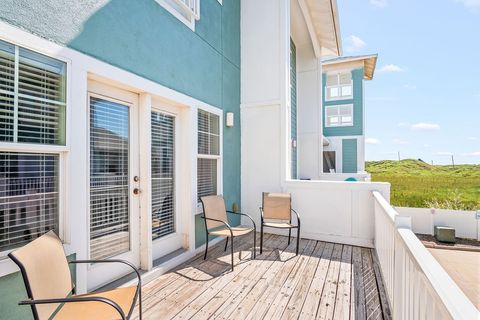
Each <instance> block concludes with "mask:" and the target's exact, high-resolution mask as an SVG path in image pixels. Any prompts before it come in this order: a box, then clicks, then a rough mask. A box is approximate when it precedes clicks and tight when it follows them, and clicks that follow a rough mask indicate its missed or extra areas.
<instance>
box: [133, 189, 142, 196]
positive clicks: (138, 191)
mask: <svg viewBox="0 0 480 320" xmlns="http://www.w3.org/2000/svg"><path fill="white" fill-rule="evenodd" d="M141 192H142V191H141V190H140V189H139V188H135V189H133V194H134V195H136V196H138V195H139V194H140V193H141Z"/></svg>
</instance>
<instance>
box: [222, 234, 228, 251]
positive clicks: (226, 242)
mask: <svg viewBox="0 0 480 320" xmlns="http://www.w3.org/2000/svg"><path fill="white" fill-rule="evenodd" d="M227 246H228V237H227V240H226V241H225V249H223V251H227Z"/></svg>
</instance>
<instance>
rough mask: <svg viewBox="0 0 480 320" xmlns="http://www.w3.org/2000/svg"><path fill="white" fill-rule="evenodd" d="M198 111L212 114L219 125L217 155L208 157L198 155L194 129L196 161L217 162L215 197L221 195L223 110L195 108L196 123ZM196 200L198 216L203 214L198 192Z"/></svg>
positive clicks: (196, 176)
mask: <svg viewBox="0 0 480 320" xmlns="http://www.w3.org/2000/svg"><path fill="white" fill-rule="evenodd" d="M199 111H205V112H209V113H213V114H215V115H217V116H218V121H219V123H218V125H219V154H218V155H210V154H200V153H198V127H196V133H195V137H196V140H195V144H196V148H197V151H196V154H197V160H198V159H216V160H217V195H218V194H223V110H221V109H218V108H215V107H210V108H206V107H201V108H197V110H196V116H195V121H196V123H198V112H199ZM195 181H196V182H197V183H196V185H198V168H197V171H196V172H195ZM195 196H196V199H197V212H196V214H200V213H202V212H203V208H202V203H201V202H200V201H199V200H198V190H197V192H196V193H195Z"/></svg>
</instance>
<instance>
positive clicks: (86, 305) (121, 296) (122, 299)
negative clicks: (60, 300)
mask: <svg viewBox="0 0 480 320" xmlns="http://www.w3.org/2000/svg"><path fill="white" fill-rule="evenodd" d="M136 291H137V287H136V286H133V287H126V288H118V289H114V290H110V291H104V292H98V293H91V294H82V295H77V296H75V297H102V298H107V299H110V300H112V301H114V302H116V303H117V304H118V305H119V306H120V308H122V310H123V312H124V313H125V316H128V314H129V313H130V309H131V308H133V307H134V305H133V301H134V299H135V293H136ZM53 319H55V320H63V319H70V320H71V319H99V320H106V319H108V320H113V319H121V317H120V314H119V313H118V312H117V310H116V309H114V308H113V307H111V306H110V305H108V304H106V303H102V302H70V303H65V304H64V305H63V307H62V308H61V309H60V310H59V311H58V312H57V314H56V315H55V317H54V318H53Z"/></svg>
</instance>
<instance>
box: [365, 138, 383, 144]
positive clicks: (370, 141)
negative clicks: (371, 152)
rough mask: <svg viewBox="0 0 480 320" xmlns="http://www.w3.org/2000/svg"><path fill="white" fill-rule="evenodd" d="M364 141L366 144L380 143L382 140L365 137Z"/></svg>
mask: <svg viewBox="0 0 480 320" xmlns="http://www.w3.org/2000/svg"><path fill="white" fill-rule="evenodd" d="M365 143H366V144H372V145H379V144H382V142H381V141H380V140H379V139H377V138H367V139H365Z"/></svg>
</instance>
